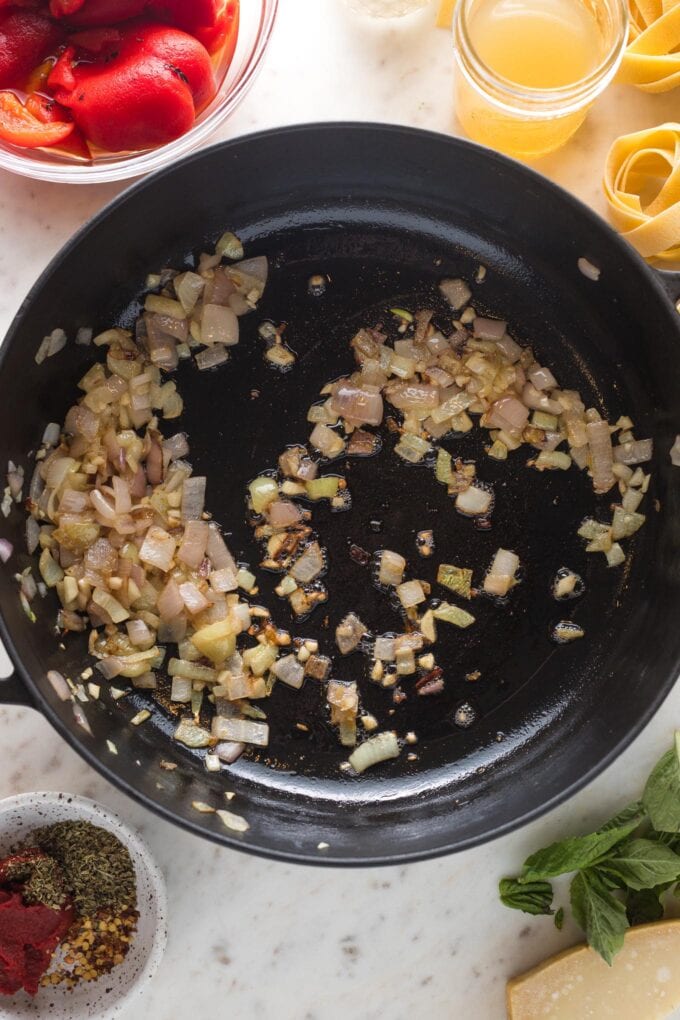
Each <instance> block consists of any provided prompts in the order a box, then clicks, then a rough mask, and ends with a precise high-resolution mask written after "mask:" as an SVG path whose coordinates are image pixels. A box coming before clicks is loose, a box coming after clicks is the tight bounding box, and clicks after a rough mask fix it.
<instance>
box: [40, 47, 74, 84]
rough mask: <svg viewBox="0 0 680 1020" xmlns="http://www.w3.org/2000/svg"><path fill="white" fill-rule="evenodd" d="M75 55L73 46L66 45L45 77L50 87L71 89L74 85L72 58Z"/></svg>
mask: <svg viewBox="0 0 680 1020" xmlns="http://www.w3.org/2000/svg"><path fill="white" fill-rule="evenodd" d="M75 55H76V48H75V46H67V47H66V49H65V50H64V52H63V53H62V55H61V56H60V57H59V59H58V60H57V62H56V64H55V65H54V67H53V68H52V70H51V71H50V74H49V77H48V79H47V86H48V88H50V89H68V90H69V92H70V91H71V89H74V88H75V87H76V79H75V75H74V73H73V60H74V57H75Z"/></svg>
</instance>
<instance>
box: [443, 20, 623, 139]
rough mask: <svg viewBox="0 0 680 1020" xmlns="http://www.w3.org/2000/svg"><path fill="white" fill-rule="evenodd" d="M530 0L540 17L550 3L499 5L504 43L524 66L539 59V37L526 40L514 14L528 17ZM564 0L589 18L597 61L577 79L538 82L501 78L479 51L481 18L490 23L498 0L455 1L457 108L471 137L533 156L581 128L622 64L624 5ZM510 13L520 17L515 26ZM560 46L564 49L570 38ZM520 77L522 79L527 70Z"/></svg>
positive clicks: (462, 123)
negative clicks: (502, 8) (545, 85)
mask: <svg viewBox="0 0 680 1020" xmlns="http://www.w3.org/2000/svg"><path fill="white" fill-rule="evenodd" d="M532 2H533V4H535V5H536V8H535V11H536V13H537V15H538V16H539V17H540V16H541V14H545V12H546V10H547V6H546V7H541V2H542V0H524V2H523V3H517V4H513V5H509V4H508V3H507V0H505V4H504V8H505V10H504V13H505V17H506V21H507V26H506V27H505V29H504V31H505V33H506V40H505V44H506V45H507V46H508V47H513V50H512V56H513V58H514V61H515V66H517V67H525V68H526V69H527V71H530V70H531V64H532V60H533V59H534V58H536V59H538V55H537V46H536V42H537V40H536V39H534V38H532V40H531V43H529V41H528V40H523V38H522V26H523V25H526V22H521V21H520V20H519V16H520V15H527V12H528V16H529V17H531V14H532ZM568 2H571V3H572V4H574V5H579V6H578V10H576V9H575V10H574V12H573V13H574V14H576V13H578V16H579V18H581V19H583V18H586V19H592V32H593V36H592V38H591V39H590V40H589V42H590V44H591V45H592V46H593V47H594V49H593V52H594V53H595V55H596V56H595V60H594V61H593V62H592V63H591V66H590V67H588V68H587V70H586V73H584V74H583V75H582V76H580V77H578V79H577V80H575V81H569V82H568V83H567V84H563V83H562V82H560V83H559V84H558V85H554V83H551V84H550V87H546V88H543V87H539V86H538V85H537V84H536V83H535V82H533V81H532V83H531V85H528V84H526V83H523V84H518V83H517V81H515V80H512V79H511V77H504V76H503V75H501V74H499V73H498V71H497V69H496V68H494V67H492V66H490V63H489V61H488V59H487V60H486V61H485V60H484V59H483V57H482V54H481V53H480V49H484V47H483V45H482V44H483V43H484V42H485V40H484V38H483V37H481V36H479V20H478V19H479V18H480V16H481V17H483V18H485V19H487V23H488V17H493V16H494V13H495V12H494V8H496V7H498V6H499V5H500V4H502V3H503V0H459V3H458V5H457V7H456V11H455V15H454V22H453V36H454V46H455V90H456V97H455V101H456V114H457V117H458V120H459V122H460V124H461V126H462V128H463V129H464V131H465V133H466V134H467V135H469V137H470V138H472V139H473V140H474V141H477V142H481V143H482V144H483V145H488V146H490V147H491V148H494V149H498V150H499V151H500V152H504V153H506V154H507V155H510V156H516V157H518V158H520V159H536V158H537V157H539V156H544V155H547V154H548V153H550V152H554V151H555V150H556V149H559V148H560V146H562V145H564V143H565V142H566V141H567V140H568V139H569V138H570V137H571V136H572V135H573V134H574V132H575V131H577V130H578V128H579V127H580V126H581V124H582V123H583V121H584V120H585V118H586V115H587V113H588V110H589V108H590V106H591V105H592V103H593V102H594V100H595V99H596V98H597V97H598V96H599V95H600V93H601V92H602V91H603V90H604V89H605V88H606V87H607V85H608V84H609V82H610V81H611V80H612V78H613V77H614V75H615V74H616V71H617V69H618V66H619V64H620V62H621V58H622V56H623V51H624V49H625V46H626V42H627V35H628V8H627V5H626V2H625V0H561V4H562V6H563V5H564V3H568ZM513 15H517V17H518V20H517V22H516V30H513V24H512V17H513ZM580 27H581V28H583V25H581V26H580ZM476 28H477V36H478V37H477V38H476V37H475V29H476ZM565 47H569V41H568V40H567V39H565ZM565 53H567V54H569V55H570V59H571V58H572V57H573V48H571V49H565ZM508 55H510V54H508ZM544 64H545V62H544ZM574 66H578V64H575V65H574ZM522 76H523V77H525V81H526V79H527V78H528V76H529V75H528V74H527V76H524V74H523V73H522ZM517 77H520V75H519V74H517Z"/></svg>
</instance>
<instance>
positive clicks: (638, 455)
mask: <svg viewBox="0 0 680 1020" xmlns="http://www.w3.org/2000/svg"><path fill="white" fill-rule="evenodd" d="M653 454H654V442H653V440H651V439H637V440H635V439H634V440H632V441H631V442H629V443H621V445H620V446H615V447H614V460H615V461H616V462H617V464H645V463H646V462H647V461H649V460H651V459H652V456H653Z"/></svg>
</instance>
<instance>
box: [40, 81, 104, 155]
mask: <svg viewBox="0 0 680 1020" xmlns="http://www.w3.org/2000/svg"><path fill="white" fill-rule="evenodd" d="M26 109H27V110H28V111H29V112H30V113H32V114H33V116H34V117H36V118H37V119H38V120H39V121H41V123H43V124H56V123H60V122H61V123H69V122H70V123H71V127H72V128H73V130H72V131H71V133H70V134H69V135H67V136H66V138H63V139H61V140H60V141H59V142H55V143H54V144H55V145H57V146H58V147H59V148H60V149H61V150H62V151H63V152H69V153H70V154H71V155H72V156H80V158H81V159H90V158H91V156H92V153H91V152H90V149H89V147H88V144H87V141H86V140H85V137H84V136H83V133H82V132H81V131H79V130H78V128H77V127H76V126H75V124H74V123H72V121H71V114H70V111H69V110H65V109H64V107H63V106H59V104H58V103H57V102H56V100H54V99H51V98H50V97H49V96H43V95H40V93H39V92H34V93H33V94H32V95H30V96H29V97H28V98H27V100H26Z"/></svg>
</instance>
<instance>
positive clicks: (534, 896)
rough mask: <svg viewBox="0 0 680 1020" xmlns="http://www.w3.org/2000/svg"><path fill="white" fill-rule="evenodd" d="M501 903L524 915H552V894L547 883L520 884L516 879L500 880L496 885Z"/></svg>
mask: <svg viewBox="0 0 680 1020" xmlns="http://www.w3.org/2000/svg"><path fill="white" fill-rule="evenodd" d="M498 891H499V893H500V897H501V902H502V903H504V904H505V906H506V907H511V908H512V909H513V910H523V911H524V913H525V914H552V910H551V909H550V907H551V904H552V898H553V892H552V886H551V885H550V883H549V882H527V883H526V884H521V883H520V882H518V881H517V879H516V878H502V879H501V880H500V882H499V883H498Z"/></svg>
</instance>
